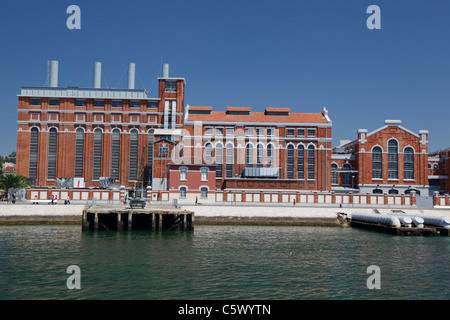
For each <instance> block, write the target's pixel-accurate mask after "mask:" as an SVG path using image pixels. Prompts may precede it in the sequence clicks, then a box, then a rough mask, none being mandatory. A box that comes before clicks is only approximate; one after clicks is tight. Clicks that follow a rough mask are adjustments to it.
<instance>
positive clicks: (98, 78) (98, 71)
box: [94, 62, 102, 89]
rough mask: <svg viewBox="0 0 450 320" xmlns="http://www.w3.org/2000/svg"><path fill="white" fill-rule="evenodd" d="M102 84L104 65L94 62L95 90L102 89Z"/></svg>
mask: <svg viewBox="0 0 450 320" xmlns="http://www.w3.org/2000/svg"><path fill="white" fill-rule="evenodd" d="M101 83H102V63H101V62H94V88H96V89H100V88H101Z"/></svg>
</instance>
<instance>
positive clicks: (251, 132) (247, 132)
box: [245, 128, 253, 136]
mask: <svg viewBox="0 0 450 320" xmlns="http://www.w3.org/2000/svg"><path fill="white" fill-rule="evenodd" d="M245 132H246V134H247V135H248V136H252V135H253V128H246V129H245Z"/></svg>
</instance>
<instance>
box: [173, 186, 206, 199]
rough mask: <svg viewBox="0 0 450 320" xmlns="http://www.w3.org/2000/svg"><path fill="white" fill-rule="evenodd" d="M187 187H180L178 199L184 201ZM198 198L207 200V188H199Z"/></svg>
mask: <svg viewBox="0 0 450 320" xmlns="http://www.w3.org/2000/svg"><path fill="white" fill-rule="evenodd" d="M186 193H187V187H180V199H186ZM200 198H202V199H205V198H208V188H207V187H201V188H200Z"/></svg>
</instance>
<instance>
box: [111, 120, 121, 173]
mask: <svg viewBox="0 0 450 320" xmlns="http://www.w3.org/2000/svg"><path fill="white" fill-rule="evenodd" d="M119 168H120V130H119V129H113V131H112V141H111V174H112V178H113V179H114V180H115V179H119V177H120V174H119Z"/></svg>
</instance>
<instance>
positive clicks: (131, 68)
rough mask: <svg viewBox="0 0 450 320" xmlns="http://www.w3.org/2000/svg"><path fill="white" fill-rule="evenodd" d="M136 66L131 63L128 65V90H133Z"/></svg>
mask: <svg viewBox="0 0 450 320" xmlns="http://www.w3.org/2000/svg"><path fill="white" fill-rule="evenodd" d="M135 69H136V66H135V64H134V63H133V62H130V63H129V64H128V89H134V78H135V77H134V74H135Z"/></svg>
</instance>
